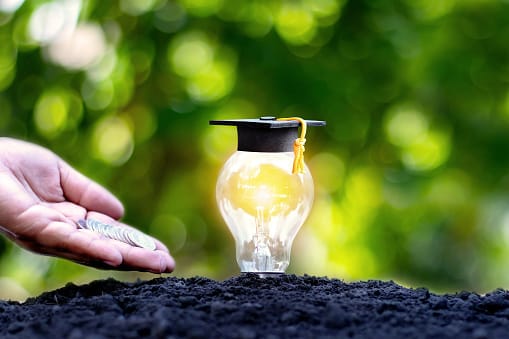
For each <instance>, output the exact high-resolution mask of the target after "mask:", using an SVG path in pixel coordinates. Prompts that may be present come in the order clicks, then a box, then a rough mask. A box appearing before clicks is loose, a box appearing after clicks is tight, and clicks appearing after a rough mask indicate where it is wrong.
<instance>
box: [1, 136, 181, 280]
mask: <svg viewBox="0 0 509 339" xmlns="http://www.w3.org/2000/svg"><path fill="white" fill-rule="evenodd" d="M123 214H124V208H123V206H122V204H121V203H120V202H119V201H118V200H117V199H116V198H115V197H114V196H113V195H112V194H111V193H110V192H108V191H107V190H106V189H104V188H103V187H101V186H100V185H98V184H97V183H95V182H93V181H91V180H90V179H88V178H86V177H85V176H83V175H82V174H81V173H79V172H77V171H76V170H75V169H73V168H72V167H71V166H69V165H68V164H67V163H66V162H64V161H63V160H62V159H60V158H59V157H58V156H57V155H55V154H54V153H52V152H50V151H49V150H47V149H45V148H43V147H40V146H37V145H34V144H30V143H27V142H23V141H19V140H15V139H10V138H0V231H2V232H3V233H4V234H5V235H6V236H7V237H9V238H10V239H12V240H13V241H14V242H16V243H17V244H18V245H20V246H22V247H24V248H26V249H29V250H31V251H33V252H36V253H40V254H45V255H52V256H57V257H62V258H66V259H69V260H72V261H75V262H78V263H80V264H84V265H88V266H93V267H97V268H104V269H118V270H137V271H148V272H153V273H163V272H171V271H173V269H174V267H175V262H174V260H173V258H172V257H171V256H170V254H169V252H168V249H167V248H166V247H165V246H164V245H163V244H162V243H161V242H159V241H157V240H156V250H154V251H151V250H148V249H144V248H141V247H135V246H131V245H129V244H126V243H124V242H121V241H117V240H112V239H108V238H105V237H103V236H101V235H100V234H98V233H96V232H92V231H90V230H86V229H80V228H79V227H78V224H77V222H78V220H80V219H86V218H92V219H96V220H99V221H102V222H104V223H109V224H117V225H121V226H123V227H129V226H127V225H124V224H120V223H119V222H117V221H116V220H118V219H119V218H121V217H122V215H123Z"/></svg>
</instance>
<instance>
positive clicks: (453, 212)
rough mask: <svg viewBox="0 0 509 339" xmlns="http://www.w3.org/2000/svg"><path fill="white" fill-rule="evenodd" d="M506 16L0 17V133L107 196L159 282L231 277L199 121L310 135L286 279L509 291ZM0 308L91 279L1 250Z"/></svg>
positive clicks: (147, 9) (445, 6)
mask: <svg viewBox="0 0 509 339" xmlns="http://www.w3.org/2000/svg"><path fill="white" fill-rule="evenodd" d="M508 37H509V2H508V1H496V0H461V1H460V0H399V1H384V0H355V1H354V0H350V1H347V0H301V1H283V0H276V1H269V0H266V1H264V0H258V1H238V0H213V1H206V0H180V1H169V0H168V1H167V0H150V1H137V0H121V1H94V0H54V1H51V2H48V1H27V2H25V3H23V1H6V0H3V1H2V0H0V134H1V135H7V136H11V137H15V138H19V139H23V140H29V141H32V142H35V143H38V144H41V145H43V146H45V147H47V148H49V149H51V150H53V151H54V152H55V153H57V154H59V155H60V156H61V157H63V158H64V159H66V160H67V161H68V162H69V163H71V164H72V165H73V166H75V167H76V168H77V169H79V170H80V171H82V172H83V173H85V174H86V175H88V176H89V177H91V178H93V179H94V180H96V181H98V182H99V183H101V184H102V185H104V186H106V187H107V188H108V189H110V190H111V191H112V192H113V193H115V194H116V195H117V196H118V197H119V198H120V199H121V200H122V201H123V203H124V204H125V207H126V216H125V218H124V221H125V222H127V223H129V224H132V225H135V226H137V227H139V228H140V229H142V230H144V231H145V232H148V233H150V234H152V235H154V236H156V237H158V238H160V239H161V240H162V241H163V242H164V243H166V244H167V245H168V247H169V248H170V250H171V252H172V254H173V255H174V257H175V258H176V260H177V269H176V271H175V273H174V274H175V275H177V276H193V275H203V276H207V277H211V278H216V279H223V278H227V277H229V276H232V275H235V274H238V268H237V265H236V262H235V250H234V243H233V239H232V237H231V235H230V234H229V231H228V230H227V228H226V226H225V224H224V222H223V221H222V219H221V217H220V215H219V213H218V211H217V208H216V204H215V198H214V189H215V187H214V186H215V179H216V177H217V174H218V172H219V169H220V167H221V165H222V164H223V163H224V161H225V160H226V159H227V157H228V156H229V155H230V154H231V153H232V152H233V151H234V150H235V146H236V135H235V130H234V129H233V128H228V127H216V126H214V127H212V126H209V125H208V120H210V119H223V118H226V119H232V118H253V117H258V116H263V115H274V116H279V117H286V116H294V115H295V116H301V117H305V118H308V119H317V120H326V121H327V127H326V128H311V129H309V134H308V138H307V139H308V142H307V145H306V146H307V151H306V162H307V164H308V166H309V167H310V168H311V171H312V173H313V176H314V179H315V186H316V196H315V204H314V207H313V211H312V213H311V215H310V217H309V218H308V220H307V222H306V223H305V224H304V226H303V227H302V229H301V231H300V232H299V234H298V236H297V239H296V240H295V243H294V246H293V252H292V262H291V265H290V269H289V272H291V273H297V274H304V273H307V274H311V275H327V276H329V277H337V278H341V279H345V280H347V281H350V280H358V279H392V280H395V281H397V282H399V283H401V284H404V285H408V286H426V287H429V288H431V289H432V290H434V291H439V292H443V291H457V290H461V289H466V290H475V291H478V292H484V291H487V290H490V289H493V288H497V287H507V286H508V285H509V265H508V263H509V175H508V173H509V152H508V151H509V91H508V90H509V38H508ZM0 253H1V257H0V276H1V277H2V278H1V279H0V285H1V288H0V289H1V290H2V291H5V292H4V296H3V298H13V299H23V298H25V297H26V296H28V295H35V294H38V293H40V292H41V291H44V290H48V289H53V288H57V287H60V286H62V285H64V284H65V283H67V282H70V281H72V282H75V283H83V282H87V281H90V280H93V279H99V278H105V277H109V276H113V277H116V278H118V279H123V280H133V279H137V278H142V279H148V278H151V277H153V275H149V274H141V273H129V272H122V273H117V272H112V271H100V270H95V269H92V268H87V267H82V266H79V265H77V264H73V263H70V262H66V261H64V260H61V259H55V258H48V257H42V256H38V255H34V254H32V253H29V252H26V251H24V250H21V249H19V248H18V247H16V246H13V245H12V244H11V243H10V242H9V241H7V240H6V239H4V238H3V239H2V240H1V241H0Z"/></svg>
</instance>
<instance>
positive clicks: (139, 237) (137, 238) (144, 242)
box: [127, 230, 156, 251]
mask: <svg viewBox="0 0 509 339" xmlns="http://www.w3.org/2000/svg"><path fill="white" fill-rule="evenodd" d="M127 236H128V237H129V239H130V240H131V241H132V242H133V243H134V245H135V246H138V247H142V248H146V249H148V250H152V251H153V250H155V249H156V243H155V241H154V239H152V238H150V237H149V236H147V235H145V234H143V233H141V232H138V231H136V230H129V232H128V233H127Z"/></svg>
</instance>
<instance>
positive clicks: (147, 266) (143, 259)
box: [110, 239, 175, 273]
mask: <svg viewBox="0 0 509 339" xmlns="http://www.w3.org/2000/svg"><path fill="white" fill-rule="evenodd" d="M110 241H111V243H112V245H113V246H115V247H116V248H117V249H118V250H119V251H120V253H121V254H122V266H123V267H129V268H130V269H135V270H144V271H149V272H152V273H165V272H167V273H169V272H172V271H173V270H174V268H175V261H174V260H173V258H172V257H171V256H170V255H169V253H167V252H164V251H161V250H155V251H152V250H148V249H145V248H141V247H136V246H131V245H129V244H126V243H124V242H121V241H117V240H113V239H111V240H110Z"/></svg>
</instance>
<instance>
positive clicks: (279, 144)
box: [210, 117, 325, 152]
mask: <svg viewBox="0 0 509 339" xmlns="http://www.w3.org/2000/svg"><path fill="white" fill-rule="evenodd" d="M305 121H306V125H307V126H325V121H319V120H305ZM210 124H211V125H227V126H237V137H238V146H237V150H239V151H247V152H292V151H293V145H294V141H295V139H297V138H298V137H299V135H298V129H299V125H300V123H299V121H297V120H277V119H276V118H275V117H261V118H259V119H234V120H210Z"/></svg>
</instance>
